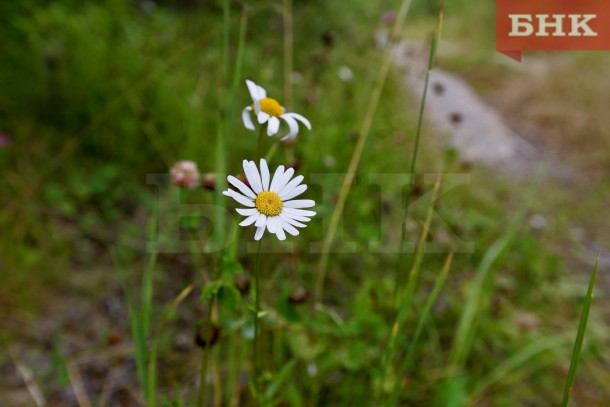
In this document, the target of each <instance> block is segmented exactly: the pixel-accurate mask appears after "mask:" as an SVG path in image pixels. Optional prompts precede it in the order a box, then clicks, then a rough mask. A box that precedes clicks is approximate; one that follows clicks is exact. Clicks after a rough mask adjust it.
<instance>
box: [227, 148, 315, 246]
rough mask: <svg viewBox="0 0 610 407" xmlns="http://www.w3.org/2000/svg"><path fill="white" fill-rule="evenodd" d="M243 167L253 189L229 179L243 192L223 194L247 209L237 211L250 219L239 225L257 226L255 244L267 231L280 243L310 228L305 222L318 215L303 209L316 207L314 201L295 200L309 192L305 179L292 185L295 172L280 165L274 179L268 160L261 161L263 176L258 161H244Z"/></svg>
mask: <svg viewBox="0 0 610 407" xmlns="http://www.w3.org/2000/svg"><path fill="white" fill-rule="evenodd" d="M243 165H244V173H245V174H246V178H247V179H248V183H249V184H250V186H247V185H246V184H244V183H243V182H241V181H240V180H238V179H237V178H235V177H233V176H231V175H229V176H228V177H227V180H228V181H229V183H230V184H231V185H233V186H234V187H235V188H236V189H237V190H239V192H237V191H234V190H232V189H228V190H226V191H223V194H224V195H226V196H230V197H231V198H233V199H235V200H236V201H237V202H239V203H240V204H242V205H244V206H247V208H237V209H236V210H237V213H239V214H240V215H243V216H246V219H244V220H243V221H242V222H241V223H240V224H239V225H240V226H249V225H252V224H254V226H256V234H255V235H254V240H260V239H261V237H263V234H264V233H265V228H266V229H267V230H268V231H269V232H270V233H274V234H275V235H276V236H277V238H278V239H280V240H284V239H286V233H284V232H287V233H288V234H290V235H292V236H296V235H298V234H299V231H298V230H297V228H304V227H305V226H306V225H305V224H303V223H301V222H309V221H310V220H311V219H310V218H311V217H312V216H314V215H315V214H316V213H315V212H314V211H309V210H305V209H303V208H310V207H312V206H314V205H315V204H316V203H315V202H314V201H312V200H311V199H297V200H291V199H292V198H294V197H296V196H298V195H301V194H302V193H303V192H305V190H307V185H304V184H301V181H303V176H302V175H299V176H298V177H295V178H294V179H293V180H292V181H291V180H290V179H291V178H292V176H293V175H294V169H292V168H288V169H287V170H285V171H284V166H283V165H280V166H279V167H277V169H276V170H275V174H273V178H271V177H270V173H269V167H267V161H265V159H261V161H260V173H259V170H258V168H256V164H255V163H254V161H247V160H244V164H243ZM240 192H241V193H240Z"/></svg>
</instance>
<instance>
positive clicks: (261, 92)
mask: <svg viewBox="0 0 610 407" xmlns="http://www.w3.org/2000/svg"><path fill="white" fill-rule="evenodd" d="M256 89H258V98H259V99H264V98H266V97H267V91H266V90H265V88H263V87H262V86H259V85H256Z"/></svg>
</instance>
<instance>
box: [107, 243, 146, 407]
mask: <svg viewBox="0 0 610 407" xmlns="http://www.w3.org/2000/svg"><path fill="white" fill-rule="evenodd" d="M111 255H112V258H113V261H114V265H115V270H116V271H117V274H118V276H119V281H120V283H121V287H122V288H123V291H124V292H125V300H126V302H127V311H128V314H129V325H130V328H131V335H132V336H133V345H134V348H135V353H136V354H135V358H136V374H137V376H138V382H139V384H140V389H141V390H142V393H143V394H144V397H145V398H146V390H147V389H148V376H147V374H146V353H147V352H146V339H145V335H144V323H143V315H142V310H141V309H140V308H139V307H138V306H137V305H136V302H135V296H134V294H133V291H132V290H131V289H130V287H129V284H128V281H127V275H126V274H125V270H123V267H122V266H121V262H120V260H119V255H118V253H117V251H116V250H111Z"/></svg>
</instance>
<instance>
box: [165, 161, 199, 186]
mask: <svg viewBox="0 0 610 407" xmlns="http://www.w3.org/2000/svg"><path fill="white" fill-rule="evenodd" d="M170 175H171V176H172V182H173V183H174V185H178V186H180V187H189V188H194V187H196V186H197V185H198V183H199V177H200V176H199V169H197V164H195V163H194V162H192V161H178V162H177V163H176V164H174V166H173V167H172V168H171V170H170Z"/></svg>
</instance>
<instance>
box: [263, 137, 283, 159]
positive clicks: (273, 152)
mask: <svg viewBox="0 0 610 407" xmlns="http://www.w3.org/2000/svg"><path fill="white" fill-rule="evenodd" d="M279 143H280V142H279V141H278V142H276V143H275V144H274V145H272V146H271V148H270V149H269V151H267V155H266V156H265V160H267V161H269V160H271V158H272V157H273V155H274V154H275V152H276V151H277V146H278V144H279Z"/></svg>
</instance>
